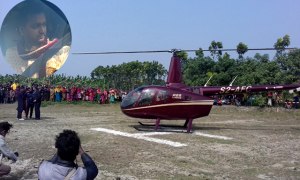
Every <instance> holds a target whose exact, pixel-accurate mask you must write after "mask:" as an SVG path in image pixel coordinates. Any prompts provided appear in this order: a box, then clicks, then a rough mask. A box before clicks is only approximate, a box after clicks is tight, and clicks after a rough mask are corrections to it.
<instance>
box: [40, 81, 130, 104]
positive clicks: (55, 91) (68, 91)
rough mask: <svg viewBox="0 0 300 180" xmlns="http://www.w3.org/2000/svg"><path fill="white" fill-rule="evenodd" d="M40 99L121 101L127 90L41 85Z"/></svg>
mask: <svg viewBox="0 0 300 180" xmlns="http://www.w3.org/2000/svg"><path fill="white" fill-rule="evenodd" d="M41 94H42V101H94V102H98V103H99V104H105V103H108V102H114V101H122V100H123V99H124V98H125V97H126V95H127V92H119V91H118V90H117V89H112V88H110V89H109V90H107V89H102V90H101V88H91V87H89V88H81V87H61V86H56V87H54V86H51V87H50V86H47V85H46V86H41Z"/></svg>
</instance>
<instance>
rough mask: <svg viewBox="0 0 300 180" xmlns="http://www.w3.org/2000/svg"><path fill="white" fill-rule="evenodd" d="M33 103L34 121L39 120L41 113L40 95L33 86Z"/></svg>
mask: <svg viewBox="0 0 300 180" xmlns="http://www.w3.org/2000/svg"><path fill="white" fill-rule="evenodd" d="M33 91H34V92H33V103H34V112H35V118H34V119H35V120H40V118H41V117H40V116H41V112H40V107H41V93H40V91H38V90H37V88H36V87H35V86H33Z"/></svg>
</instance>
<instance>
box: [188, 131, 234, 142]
mask: <svg viewBox="0 0 300 180" xmlns="http://www.w3.org/2000/svg"><path fill="white" fill-rule="evenodd" d="M193 134H194V135H198V136H205V137H211V138H217V139H224V140H230V139H232V138H229V137H226V136H216V135H210V134H204V133H200V132H194V133H193Z"/></svg>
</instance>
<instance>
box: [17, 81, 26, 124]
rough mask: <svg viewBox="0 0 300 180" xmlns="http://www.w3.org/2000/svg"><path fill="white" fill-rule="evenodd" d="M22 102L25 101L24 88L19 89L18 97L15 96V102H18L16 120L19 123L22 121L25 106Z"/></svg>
mask: <svg viewBox="0 0 300 180" xmlns="http://www.w3.org/2000/svg"><path fill="white" fill-rule="evenodd" d="M24 100H26V97H25V88H24V86H22V87H21V89H20V91H19V92H18V96H17V101H18V108H17V111H18V117H17V118H18V119H19V120H20V121H23V120H24V119H23V118H22V112H23V111H25V110H26V107H25V106H26V104H25V103H24Z"/></svg>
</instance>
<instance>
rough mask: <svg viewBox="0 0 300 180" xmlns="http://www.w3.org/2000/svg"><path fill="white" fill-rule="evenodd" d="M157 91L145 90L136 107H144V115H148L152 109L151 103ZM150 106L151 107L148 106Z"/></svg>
mask: <svg viewBox="0 0 300 180" xmlns="http://www.w3.org/2000/svg"><path fill="white" fill-rule="evenodd" d="M155 93H156V90H155V89H146V90H144V91H143V93H142V95H141V97H140V99H139V101H138V103H137V106H136V107H143V108H142V109H141V110H142V111H143V115H144V116H148V114H149V112H150V110H151V108H152V107H151V106H150V105H151V103H152V101H153V99H154V97H155V96H154V95H155ZM147 106H149V108H147Z"/></svg>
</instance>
